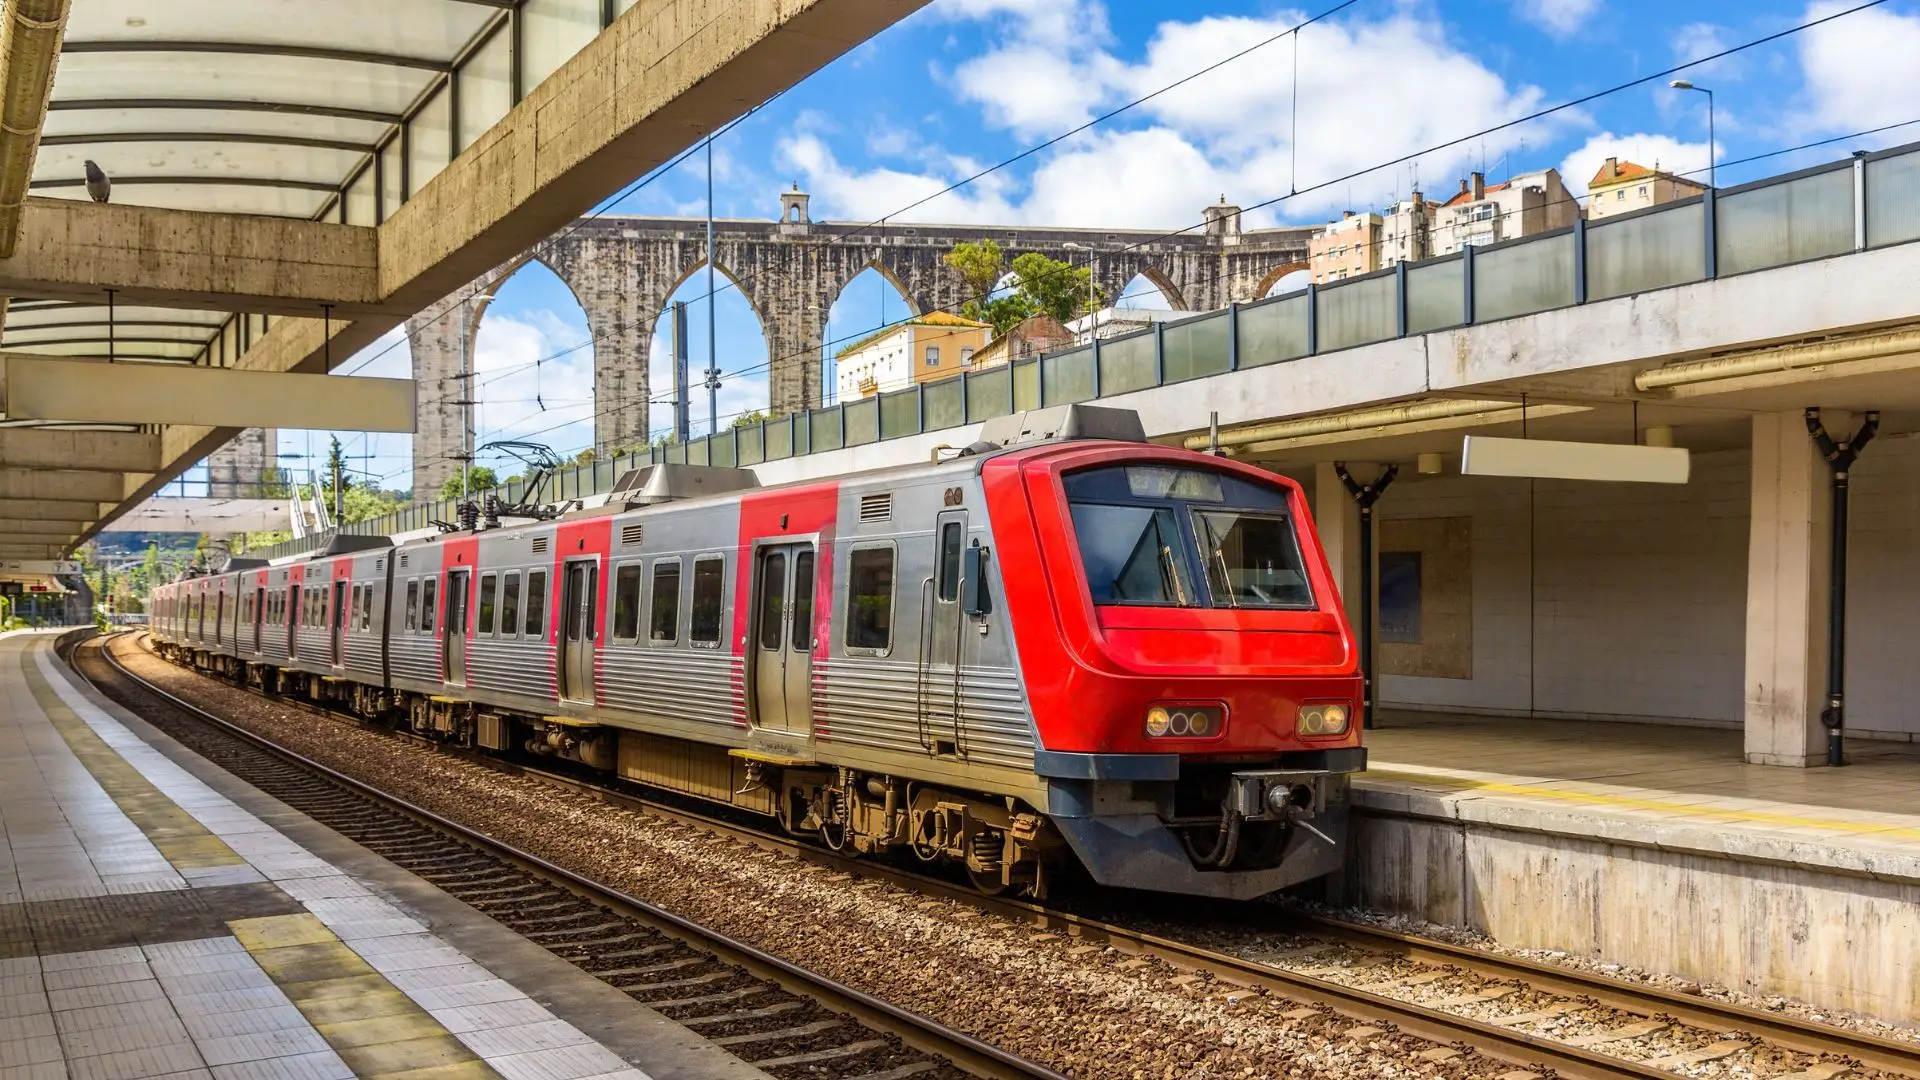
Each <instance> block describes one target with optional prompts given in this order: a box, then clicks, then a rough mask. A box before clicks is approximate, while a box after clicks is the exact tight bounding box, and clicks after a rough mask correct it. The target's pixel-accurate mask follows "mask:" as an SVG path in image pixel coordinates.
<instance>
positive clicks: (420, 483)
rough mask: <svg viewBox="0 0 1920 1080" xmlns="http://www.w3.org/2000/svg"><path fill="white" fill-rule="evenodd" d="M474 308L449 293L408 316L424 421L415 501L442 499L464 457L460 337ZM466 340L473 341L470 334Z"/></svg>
mask: <svg viewBox="0 0 1920 1080" xmlns="http://www.w3.org/2000/svg"><path fill="white" fill-rule="evenodd" d="M466 293H467V290H462V291H461V293H459V294H456V295H466ZM470 307H471V305H469V304H462V303H458V302H456V301H455V300H454V299H453V298H449V299H446V300H442V301H440V302H439V303H437V304H435V305H434V306H432V307H430V308H428V309H427V310H425V311H423V312H421V313H420V314H418V315H415V316H414V317H413V318H411V319H408V320H407V334H408V337H409V339H410V348H411V351H412V354H413V377H414V379H415V381H416V382H417V383H418V387H419V389H418V390H417V393H418V394H419V409H420V426H419V428H418V429H417V430H416V431H415V432H414V436H413V497H414V498H415V499H416V500H420V501H425V500H428V499H437V498H439V497H440V487H441V485H443V484H445V483H446V482H447V480H448V479H449V478H450V477H454V476H458V475H460V466H461V465H462V464H463V462H461V461H460V460H459V458H460V456H461V455H462V454H463V452H464V447H465V445H466V428H465V425H466V423H467V422H468V419H469V417H470V414H469V413H467V412H466V411H465V410H464V409H463V408H462V407H461V405H460V401H461V400H462V399H463V398H464V397H465V396H466V380H462V379H461V378H460V337H461V335H462V334H467V335H471V334H472V333H473V327H472V325H471V323H472V320H471V318H470V316H469V314H468V309H469V308H470ZM467 340H468V342H469V343H471V341H472V338H471V336H469V337H468V339H467ZM469 370H471V369H469Z"/></svg>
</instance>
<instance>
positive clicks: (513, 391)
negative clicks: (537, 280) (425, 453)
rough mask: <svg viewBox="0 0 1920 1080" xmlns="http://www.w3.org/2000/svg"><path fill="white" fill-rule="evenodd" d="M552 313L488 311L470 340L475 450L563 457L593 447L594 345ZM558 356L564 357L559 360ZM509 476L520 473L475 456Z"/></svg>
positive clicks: (491, 457)
mask: <svg viewBox="0 0 1920 1080" xmlns="http://www.w3.org/2000/svg"><path fill="white" fill-rule="evenodd" d="M587 338H588V335H587V333H586V332H585V331H584V330H583V329H581V328H580V327H576V326H570V325H568V324H567V323H565V322H563V321H561V319H560V318H559V317H558V316H556V315H555V314H554V313H553V312H551V311H546V310H531V311H523V312H517V313H515V314H513V315H508V314H506V313H504V312H489V313H488V314H487V316H486V317H485V318H484V319H482V320H481V321H480V330H479V332H478V333H477V334H475V335H474V347H473V371H474V380H473V384H474V399H475V401H476V402H477V404H476V405H475V406H474V421H473V426H474V435H473V438H474V445H475V446H476V447H478V446H480V445H482V444H484V443H487V442H491V441H493V440H496V439H525V440H528V441H530V442H538V443H544V444H545V445H547V446H550V447H552V448H553V449H554V450H555V451H556V452H558V453H560V454H561V455H562V456H566V455H567V454H570V453H572V452H574V451H576V450H579V449H581V448H582V447H586V446H591V445H592V444H593V412H594V404H593V346H592V344H590V343H588V341H587ZM562 354H564V355H562ZM477 456H478V457H479V463H480V464H482V465H493V466H494V467H495V468H496V469H502V468H504V470H505V471H506V472H508V473H517V472H519V471H520V466H519V464H518V463H517V462H513V461H511V460H506V461H502V460H495V457H494V455H489V454H484V453H482V454H479V455H477Z"/></svg>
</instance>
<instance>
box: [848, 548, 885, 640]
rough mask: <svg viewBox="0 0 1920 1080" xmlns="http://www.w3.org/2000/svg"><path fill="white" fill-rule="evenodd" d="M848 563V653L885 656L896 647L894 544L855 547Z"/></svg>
mask: <svg viewBox="0 0 1920 1080" xmlns="http://www.w3.org/2000/svg"><path fill="white" fill-rule="evenodd" d="M847 564H848V566H847V651H848V652H860V653H867V654H870V655H873V656H885V655H886V653H887V650H888V649H890V648H892V647H893V545H892V544H888V545H885V546H874V547H862V548H854V549H853V552H852V554H850V555H849V556H848V558H847Z"/></svg>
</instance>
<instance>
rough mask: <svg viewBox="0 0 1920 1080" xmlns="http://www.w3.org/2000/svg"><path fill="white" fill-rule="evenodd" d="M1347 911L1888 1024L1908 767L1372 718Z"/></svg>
mask: <svg viewBox="0 0 1920 1080" xmlns="http://www.w3.org/2000/svg"><path fill="white" fill-rule="evenodd" d="M1367 742H1368V745H1369V747H1370V751H1369V761H1370V767H1369V770H1368V771H1367V772H1366V773H1365V774H1364V775H1363V776H1361V777H1360V778H1359V779H1358V780H1357V781H1356V783H1355V795H1354V806H1355V811H1356V819H1357V820H1356V825H1355V834H1354V844H1353V853H1352V860H1351V867H1352V869H1351V871H1350V873H1349V875H1348V878H1347V880H1346V882H1345V886H1346V889H1345V897H1344V898H1345V899H1347V900H1349V901H1352V902H1357V903H1359V904H1361V905H1363V906H1367V907H1371V908H1376V909H1380V910H1387V911H1393V912H1400V913H1404V914H1408V915H1412V916H1416V917H1418V918H1421V919H1425V920H1428V921H1431V922H1435V923H1441V924H1445V925H1451V926H1465V927H1470V928H1472V929H1476V930H1479V931H1482V932H1484V933H1486V934H1488V935H1489V936H1491V937H1493V938H1494V939H1495V940H1497V941H1499V942H1501V943H1503V944H1506V945H1510V946H1514V947H1519V948H1537V949H1555V950H1562V951H1566V952H1570V953H1575V954H1586V955H1590V956H1594V957H1601V958H1605V959H1607V960H1611V961H1614V962H1617V963H1621V964H1624V965H1632V966H1636V967H1640V968H1643V969H1646V970H1649V971H1654V972H1665V973H1671V974H1676V975H1682V976H1686V977H1689V978H1693V979H1697V980H1699V981H1702V982H1711V983H1718V984H1722V985H1727V986H1730V987H1732V988H1735V989H1739V990H1743V991H1746V992H1750V993H1755V994H1760V995H1768V994H1779V995H1785V996H1790V997H1794V998H1799V999H1801V1000H1804V1001H1808V1002H1811V1003H1813V1004H1816V1005H1820V1006H1823V1007H1826V1008H1834V1009H1842V1010H1848V1011H1852V1012H1856V1013H1860V1014H1863V1015H1867V1016H1873V1017H1877V1018H1880V1019H1885V1020H1891V1021H1895V1022H1902V1023H1912V1022H1914V1018H1916V1017H1920V970H1916V969H1915V968H1914V966H1913V965H1912V964H1911V963H1910V962H1908V959H1907V958H1910V957H1912V956H1915V955H1920V746H1916V745H1914V744H1912V743H1897V742H1879V741H1870V740H1853V741H1851V742H1850V743H1849V744H1848V760H1849V762H1850V764H1849V765H1847V766H1846V767H1844V768H1838V769H1833V768H1807V769H1792V768H1780V767H1774V766H1761V765H1748V764H1746V763H1745V762H1744V761H1743V760H1742V745H1741V733H1740V732H1739V731H1737V730H1730V729H1720V728H1699V727H1668V726H1660V725H1652V724H1628V723H1595V722H1579V721H1559V720H1526V719H1506V718H1484V717H1468V716H1448V715H1444V714H1433V713H1413V712H1394V711H1391V710H1383V712H1382V713H1381V714H1380V716H1379V720H1378V726H1376V727H1375V728H1374V729H1373V730H1371V731H1369V732H1368V733H1367Z"/></svg>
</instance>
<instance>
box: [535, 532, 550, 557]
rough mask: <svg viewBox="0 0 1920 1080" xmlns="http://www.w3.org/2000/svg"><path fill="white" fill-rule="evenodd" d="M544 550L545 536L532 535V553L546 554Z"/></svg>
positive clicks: (545, 546) (545, 548) (545, 547)
mask: <svg viewBox="0 0 1920 1080" xmlns="http://www.w3.org/2000/svg"><path fill="white" fill-rule="evenodd" d="M546 552H547V538H546V537H544V536H536V537H534V538H533V553H534V554H535V555H544V554H546Z"/></svg>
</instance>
